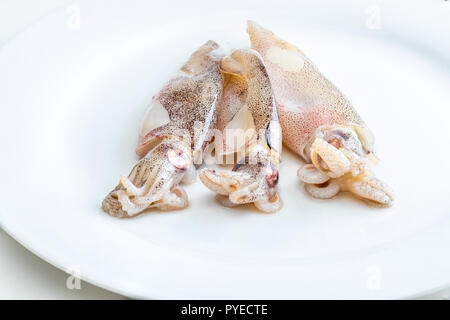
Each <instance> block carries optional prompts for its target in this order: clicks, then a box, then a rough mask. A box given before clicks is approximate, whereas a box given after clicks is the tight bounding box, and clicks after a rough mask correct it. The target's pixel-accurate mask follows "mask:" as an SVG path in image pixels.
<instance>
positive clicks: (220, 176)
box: [199, 50, 282, 212]
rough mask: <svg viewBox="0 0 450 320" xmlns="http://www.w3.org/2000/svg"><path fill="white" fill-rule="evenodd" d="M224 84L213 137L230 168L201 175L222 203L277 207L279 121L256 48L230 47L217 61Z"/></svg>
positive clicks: (208, 170) (220, 156)
mask: <svg viewBox="0 0 450 320" xmlns="http://www.w3.org/2000/svg"><path fill="white" fill-rule="evenodd" d="M220 68H221V71H222V72H223V74H224V76H225V87H224V93H223V97H222V100H221V103H220V107H219V117H218V123H217V131H218V132H219V134H218V135H217V134H216V135H215V154H216V158H217V159H219V160H222V159H223V158H225V161H227V159H228V161H227V162H226V164H230V161H229V160H230V159H231V162H233V160H234V157H229V156H230V155H232V156H236V158H237V161H235V162H234V167H233V169H232V170H228V169H211V168H205V169H203V170H201V171H200V174H199V177H200V180H201V181H202V182H203V184H204V185H205V186H206V187H208V188H209V189H211V190H212V191H214V192H216V193H217V194H218V198H219V200H220V202H222V204H224V205H227V206H234V205H240V204H246V203H253V204H254V205H255V206H256V207H257V208H258V209H259V210H260V211H263V212H274V211H277V210H278V209H280V207H281V200H280V198H279V195H278V193H277V189H276V187H277V184H278V166H279V162H280V153H281V145H282V143H281V125H280V123H279V120H278V114H277V109H276V104H275V99H274V96H273V92H272V87H271V85H270V79H269V77H268V74H267V71H266V68H265V66H264V62H263V60H262V58H261V56H260V55H259V54H258V53H257V52H256V51H254V50H234V51H233V52H232V53H231V54H230V55H228V56H226V57H224V58H223V59H222V61H221V63H220Z"/></svg>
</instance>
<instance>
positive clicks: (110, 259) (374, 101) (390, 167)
mask: <svg viewBox="0 0 450 320" xmlns="http://www.w3.org/2000/svg"><path fill="white" fill-rule="evenodd" d="M242 2H243V1H240V2H236V3H233V1H231V2H230V1H227V2H226V3H222V4H213V3H210V2H198V3H196V4H195V5H194V4H193V3H191V2H189V3H180V4H173V3H170V2H168V1H164V3H160V4H157V5H155V4H152V3H150V2H148V1H126V2H125V1H100V0H96V1H81V2H75V3H74V4H73V5H71V6H70V7H69V8H63V9H61V10H58V11H56V12H54V13H52V14H51V15H49V16H47V17H46V18H44V19H42V20H41V21H40V22H38V23H36V24H34V25H33V26H31V27H30V28H28V29H27V30H26V31H25V32H23V33H22V34H20V35H19V36H18V37H16V38H15V39H14V40H12V41H10V42H9V43H8V44H7V45H6V46H5V47H3V48H2V49H1V50H0V70H1V72H0V108H1V114H2V115H1V117H0V133H1V136H2V143H1V146H2V157H1V158H0V165H1V167H2V183H1V184H0V194H1V195H2V196H1V199H2V201H1V204H0V223H1V226H2V227H3V228H4V229H5V230H6V231H7V232H8V233H9V234H11V235H12V236H13V237H14V238H15V239H17V240H18V241H19V242H20V243H22V244H23V245H24V246H26V247H27V248H29V249H30V250H32V251H33V252H35V253H36V254H37V255H39V256H40V257H42V258H44V259H45V260H47V261H49V262H50V263H52V264H54V265H56V266H58V267H60V268H62V269H63V270H78V271H79V272H80V274H81V277H82V278H83V279H85V280H87V281H89V282H92V283H94V284H97V285H99V286H101V287H104V288H107V289H110V290H113V291H116V292H119V293H122V294H125V295H127V296H131V297H139V298H211V299H213V298H252V299H256V298H273V299H281V298H289V299H290V298H402V297H408V296H414V295H418V294H420V293H424V292H426V291H429V290H432V289H435V288H438V287H440V286H443V285H447V284H449V283H450V256H449V255H448V252H449V251H448V250H449V245H450V201H449V199H450V194H449V188H448V182H449V177H450V161H449V160H448V159H449V158H450V151H449V145H450V134H449V131H448V130H449V129H448V128H449V121H450V120H449V119H450V117H449V116H450V108H449V101H450V91H449V90H448V88H449V81H450V67H449V66H450V43H449V42H448V37H445V36H442V35H443V34H448V32H449V31H450V8H447V7H445V6H444V5H442V4H441V3H434V4H432V5H431V4H430V5H428V6H426V7H423V8H422V5H420V3H418V4H417V7H418V8H420V9H421V10H414V12H418V13H417V16H415V13H414V12H410V11H412V10H403V9H405V7H404V6H401V5H399V3H392V4H390V5H388V4H385V5H381V6H379V7H377V6H375V7H374V6H371V3H370V2H366V1H357V2H356V1H342V2H340V5H339V6H336V5H335V4H333V2H332V1H318V2H317V3H316V2H315V3H310V4H296V3H293V1H289V2H288V1H287V2H286V3H284V1H275V2H274V4H272V5H270V4H267V3H266V2H264V5H263V4H262V2H261V1H258V2H256V1H249V2H246V3H245V4H244V3H242ZM291 2H292V3H291ZM436 2H437V1H436ZM275 3H276V4H275ZM401 3H402V2H401ZM405 3H406V2H405ZM405 5H406V4H405ZM408 6H411V3H410V2H408ZM377 12H378V13H379V14H380V15H379V16H377ZM425 13H426V14H425ZM78 14H79V16H78ZM247 18H250V19H253V20H255V21H257V22H259V23H260V24H261V25H263V26H265V27H267V28H269V29H272V30H273V31H274V32H276V33H277V34H279V35H280V36H281V37H283V38H285V39H287V40H289V41H290V42H292V43H294V44H295V45H297V46H299V47H300V48H301V49H302V50H303V51H304V52H305V53H306V54H307V55H308V56H309V57H310V58H311V59H312V60H313V61H314V62H315V64H316V65H317V66H318V67H319V69H320V70H321V71H322V72H323V73H324V74H325V75H326V76H327V77H328V78H329V79H331V80H332V81H333V82H334V83H335V84H336V85H337V86H338V87H339V88H340V89H341V90H342V91H343V92H344V93H345V94H346V95H347V96H348V97H349V99H350V100H351V101H352V102H353V104H354V105H355V106H356V108H357V109H358V111H359V112H360V114H361V115H362V116H363V118H364V119H365V121H366V122H367V124H368V125H369V127H370V128H371V129H372V131H373V132H374V133H375V137H376V153H377V155H378V157H379V158H380V159H381V163H380V164H379V165H378V166H377V168H376V169H375V171H376V173H377V174H378V176H379V177H380V178H382V179H383V180H385V181H387V182H388V183H389V184H390V185H391V186H392V187H393V188H394V190H395V191H396V196H397V203H396V204H395V205H394V207H392V208H389V209H376V208H371V207H367V206H366V205H365V204H364V203H362V202H360V201H358V200H355V199H353V198H352V197H349V196H346V195H340V196H338V197H337V198H336V199H333V200H330V201H320V200H314V199H312V198H310V197H309V196H308V195H307V194H306V193H305V191H304V189H303V186H302V185H301V184H300V182H299V181H298V179H297V177H296V170H297V168H298V167H299V166H300V165H301V161H300V160H299V159H298V158H297V157H296V156H295V155H293V154H291V153H289V152H288V151H287V150H286V151H285V152H284V153H283V163H282V165H281V169H280V177H281V181H280V192H281V196H282V198H283V201H284V207H283V209H282V210H281V211H280V212H278V213H276V214H258V213H257V212H256V211H255V210H253V209H252V208H251V207H243V208H239V209H229V208H224V207H221V206H220V205H219V204H218V203H217V202H216V201H215V200H214V197H213V194H212V193H211V192H210V191H208V190H207V189H206V188H205V187H203V185H202V184H201V183H200V181H197V183H195V184H194V185H192V186H189V187H187V188H186V189H187V192H188V194H189V197H190V202H191V205H190V207H189V208H188V209H186V210H183V211H177V212H166V213H161V212H158V211H151V212H150V213H148V214H145V215H141V216H139V217H138V218H135V219H130V220H117V219H113V218H111V217H109V216H107V215H106V214H104V213H103V212H102V210H101V208H100V204H101V201H102V199H103V197H104V195H105V194H106V193H107V192H109V191H110V189H111V188H113V186H115V184H116V183H117V181H118V177H119V174H121V173H128V172H129V170H130V169H131V167H132V166H133V164H134V163H135V161H136V156H135V154H134V147H135V143H136V140H137V131H138V128H139V125H140V122H141V119H142V117H143V115H144V112H145V109H146V105H147V103H148V102H149V101H150V99H151V97H152V95H153V94H155V93H156V92H157V90H158V89H159V87H160V86H161V85H162V84H163V83H164V82H165V81H166V80H167V79H168V78H170V76H171V75H172V74H173V73H174V72H175V71H176V70H177V69H178V68H179V66H180V65H181V63H183V62H184V61H185V60H186V59H187V57H188V56H189V55H190V53H191V52H192V51H193V50H194V49H195V48H196V47H198V46H199V45H200V44H202V43H203V42H205V41H206V40H208V39H214V40H216V41H218V42H219V43H221V44H223V45H225V46H228V47H229V48H232V47H236V46H248V41H247V35H246V33H245V21H246V19H247ZM440 35H441V36H440Z"/></svg>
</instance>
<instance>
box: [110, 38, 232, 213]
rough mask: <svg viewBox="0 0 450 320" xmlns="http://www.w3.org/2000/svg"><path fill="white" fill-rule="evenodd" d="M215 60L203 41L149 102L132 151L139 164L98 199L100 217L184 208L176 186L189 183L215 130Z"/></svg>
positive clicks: (218, 80) (216, 53)
mask: <svg viewBox="0 0 450 320" xmlns="http://www.w3.org/2000/svg"><path fill="white" fill-rule="evenodd" d="M221 57H222V53H221V50H220V48H219V45H218V44H217V43H215V42H213V41H208V42H207V43H205V44H204V45H203V46H201V47H200V48H199V49H198V50H197V51H196V52H194V53H193V54H192V56H191V57H190V59H189V60H188V62H187V63H186V64H185V65H183V66H182V68H181V69H180V71H179V72H178V74H177V75H176V76H175V77H173V78H172V79H171V80H170V81H169V82H168V83H167V84H166V85H165V86H164V87H163V88H162V89H161V90H160V91H159V93H158V94H157V95H155V96H154V97H153V99H152V102H151V104H150V106H149V107H148V110H147V112H146V114H145V117H144V121H143V123H142V127H141V129H140V133H139V143H138V147H137V149H136V153H137V154H138V155H139V156H140V157H142V159H141V160H140V161H139V162H138V163H137V164H136V165H135V166H134V168H133V169H132V170H131V173H130V175H129V176H128V177H126V176H121V177H120V182H119V184H118V185H117V187H116V188H115V189H114V190H113V191H111V192H110V193H109V194H108V195H107V196H106V198H105V199H104V200H103V203H102V208H103V210H104V211H105V212H107V213H108V214H110V215H112V216H116V217H120V218H124V217H131V216H135V215H137V214H139V213H141V212H142V211H144V210H146V209H147V208H151V207H157V208H159V209H162V210H169V209H178V208H184V207H186V206H187V205H188V198H187V195H186V192H185V191H184V190H183V188H182V187H181V186H180V185H179V184H180V182H181V180H182V179H184V180H186V181H188V180H192V178H193V177H194V178H195V166H194V165H195V162H196V161H199V159H198V158H201V157H202V152H203V151H204V150H205V149H206V148H207V147H208V138H209V137H208V132H209V130H210V129H211V128H213V127H214V126H215V122H216V118H217V105H218V102H219V101H220V100H221V95H222V89H223V76H222V73H221V71H220V68H219V62H220V59H221ZM199 162H201V161H199Z"/></svg>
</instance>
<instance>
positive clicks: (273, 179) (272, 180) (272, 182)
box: [266, 171, 279, 188]
mask: <svg viewBox="0 0 450 320" xmlns="http://www.w3.org/2000/svg"><path fill="white" fill-rule="evenodd" d="M278 179H279V175H278V171H272V172H271V173H268V174H267V175H266V182H267V185H268V186H269V188H273V187H275V186H276V185H277V183H278Z"/></svg>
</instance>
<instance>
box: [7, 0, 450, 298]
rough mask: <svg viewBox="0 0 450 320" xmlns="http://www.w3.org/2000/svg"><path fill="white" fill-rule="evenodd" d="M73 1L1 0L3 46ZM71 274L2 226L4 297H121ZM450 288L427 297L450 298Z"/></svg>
mask: <svg viewBox="0 0 450 320" xmlns="http://www.w3.org/2000/svg"><path fill="white" fill-rule="evenodd" d="M70 2H71V1H70V0H0V47H1V46H2V45H3V44H4V43H5V42H6V41H7V40H8V39H10V38H12V37H14V35H15V34H17V33H18V32H20V31H21V30H23V29H25V28H26V27H28V26H29V25H31V24H32V23H33V22H34V21H36V20H38V19H39V18H40V17H42V16H44V15H45V14H47V13H49V12H50V11H52V10H54V9H55V8H58V7H60V6H65V5H66V4H68V3H70ZM67 278H68V275H67V274H66V273H64V272H63V271H60V270H58V269H56V268H55V267H53V266H51V265H49V264H47V263H46V262H44V261H43V260H41V259H40V258H38V257H36V256H35V255H34V254H32V253H30V252H29V251H27V250H26V249H25V248H23V247H22V246H21V245H20V244H18V243H17V242H15V241H14V240H13V239H12V238H11V237H10V236H8V235H7V234H6V233H5V232H4V231H3V230H1V229H0V298H1V299H120V298H122V297H121V296H119V295H116V294H113V293H111V292H108V291H106V290H103V289H100V288H97V287H95V286H93V285H90V284H87V283H84V282H83V283H81V289H80V290H69V289H67V287H66V281H67ZM449 297H450V290H444V291H440V292H438V293H434V294H430V295H427V296H425V297H423V298H425V299H449Z"/></svg>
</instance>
